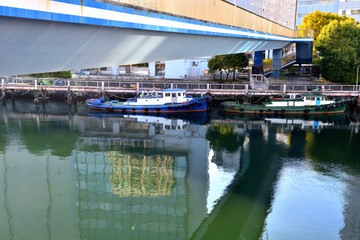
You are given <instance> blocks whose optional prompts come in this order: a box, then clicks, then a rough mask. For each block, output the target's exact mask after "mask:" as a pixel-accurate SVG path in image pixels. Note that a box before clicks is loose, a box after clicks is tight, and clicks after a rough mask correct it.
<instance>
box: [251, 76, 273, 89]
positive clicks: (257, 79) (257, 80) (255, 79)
mask: <svg viewBox="0 0 360 240" xmlns="http://www.w3.org/2000/svg"><path fill="white" fill-rule="evenodd" d="M250 87H251V89H253V90H255V89H256V90H268V89H269V80H268V79H267V78H266V77H265V76H264V75H262V74H251V75H250Z"/></svg>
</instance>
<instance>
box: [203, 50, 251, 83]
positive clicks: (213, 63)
mask: <svg viewBox="0 0 360 240" xmlns="http://www.w3.org/2000/svg"><path fill="white" fill-rule="evenodd" d="M248 65H249V60H248V59H247V57H246V55H245V54H244V53H237V54H226V55H218V56H215V57H213V58H212V59H210V60H209V62H208V67H209V73H214V72H217V71H219V72H220V79H222V71H224V72H225V73H226V80H227V79H228V77H229V74H230V73H231V72H233V73H234V74H233V80H235V73H236V70H240V69H243V68H244V67H247V66H248Z"/></svg>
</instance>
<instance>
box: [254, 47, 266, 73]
mask: <svg viewBox="0 0 360 240" xmlns="http://www.w3.org/2000/svg"><path fill="white" fill-rule="evenodd" d="M263 55H264V51H257V52H254V66H253V67H252V69H251V74H264V68H263V58H264V57H263Z"/></svg>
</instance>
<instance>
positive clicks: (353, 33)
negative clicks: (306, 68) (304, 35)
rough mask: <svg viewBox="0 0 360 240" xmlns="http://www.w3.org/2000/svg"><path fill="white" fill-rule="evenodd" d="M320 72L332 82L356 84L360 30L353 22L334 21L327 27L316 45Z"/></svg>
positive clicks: (359, 57)
mask: <svg viewBox="0 0 360 240" xmlns="http://www.w3.org/2000/svg"><path fill="white" fill-rule="evenodd" d="M316 49H317V50H318V51H319V54H320V70H321V74H322V75H323V77H324V78H325V79H327V80H329V81H331V82H339V83H345V84H351V83H355V80H356V67H357V65H358V64H359V63H360V62H359V60H360V30H359V28H358V27H356V24H355V22H354V21H352V20H346V21H336V20H334V21H332V22H330V23H329V24H328V25H326V26H325V27H324V28H323V29H322V31H321V33H320V35H319V36H318V40H317V43H316Z"/></svg>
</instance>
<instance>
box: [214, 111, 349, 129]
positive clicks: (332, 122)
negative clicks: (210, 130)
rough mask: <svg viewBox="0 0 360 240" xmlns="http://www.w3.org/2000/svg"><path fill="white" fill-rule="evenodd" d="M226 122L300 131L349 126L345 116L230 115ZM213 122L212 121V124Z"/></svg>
mask: <svg viewBox="0 0 360 240" xmlns="http://www.w3.org/2000/svg"><path fill="white" fill-rule="evenodd" d="M224 117H225V119H226V120H221V121H223V122H224V123H226V122H232V123H237V122H239V121H243V122H244V123H247V124H249V125H252V126H253V127H254V126H260V125H263V124H266V125H271V126H274V127H276V126H283V127H291V128H292V127H295V128H301V129H321V128H337V127H339V126H343V127H345V126H349V125H350V122H349V120H348V119H347V117H346V116H345V114H334V115H303V116H288V117H284V116H275V115H270V116H269V115H246V114H236V115H235V114H232V113H227V114H225V115H224ZM213 121H214V120H212V122H213Z"/></svg>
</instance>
